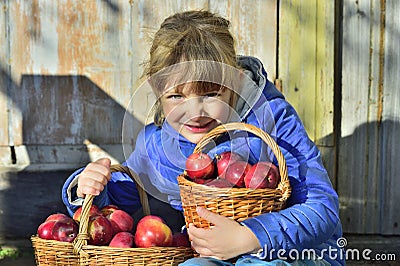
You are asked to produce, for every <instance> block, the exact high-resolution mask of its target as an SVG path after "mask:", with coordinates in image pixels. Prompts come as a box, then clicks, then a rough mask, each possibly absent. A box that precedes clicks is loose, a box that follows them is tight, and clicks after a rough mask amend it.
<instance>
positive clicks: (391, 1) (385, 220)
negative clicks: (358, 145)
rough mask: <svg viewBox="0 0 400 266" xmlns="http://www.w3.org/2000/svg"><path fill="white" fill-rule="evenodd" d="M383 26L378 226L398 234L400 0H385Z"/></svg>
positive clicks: (387, 232)
mask: <svg viewBox="0 0 400 266" xmlns="http://www.w3.org/2000/svg"><path fill="white" fill-rule="evenodd" d="M385 2H386V7H385V14H386V20H385V29H384V34H385V35H384V36H385V39H384V50H385V58H384V60H385V61H384V74H383V76H384V79H383V80H384V82H383V91H380V93H382V94H380V96H381V97H382V124H381V130H382V132H381V136H380V139H381V140H382V144H381V150H380V153H379V155H378V156H379V157H378V158H379V160H380V162H381V171H380V174H381V176H380V178H381V179H380V188H379V189H380V190H381V193H382V202H381V208H382V211H381V223H382V224H381V228H382V233H383V234H396V235H399V234H400V212H399V211H398V203H399V202H400V193H399V189H400V178H399V173H400V164H399V162H400V142H399V136H400V80H399V73H400V49H399V40H400V2H399V1H396V0H386V1H385Z"/></svg>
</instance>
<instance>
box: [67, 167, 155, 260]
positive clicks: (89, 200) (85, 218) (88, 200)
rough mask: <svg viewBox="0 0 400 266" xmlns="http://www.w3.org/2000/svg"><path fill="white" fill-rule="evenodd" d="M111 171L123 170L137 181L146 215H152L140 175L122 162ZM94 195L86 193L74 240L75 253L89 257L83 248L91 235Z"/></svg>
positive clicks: (111, 168)
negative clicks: (89, 230) (89, 231)
mask: <svg viewBox="0 0 400 266" xmlns="http://www.w3.org/2000/svg"><path fill="white" fill-rule="evenodd" d="M110 171H111V172H122V173H125V174H127V175H128V176H129V177H130V178H132V180H133V181H134V182H135V184H136V187H137V190H138V192H139V197H140V203H141V204H142V208H143V213H144V215H146V216H147V215H150V205H149V200H148V197H147V193H146V191H145V190H144V186H143V183H142V181H141V180H140V178H139V176H138V175H137V174H136V173H135V172H133V171H132V170H131V169H130V168H129V167H127V166H123V165H121V164H113V165H111V166H110ZM93 199H94V196H93V195H86V196H85V199H84V201H83V205H82V213H81V219H80V220H81V222H80V223H79V233H78V235H77V237H76V238H75V240H74V242H73V246H74V252H75V254H80V257H85V258H87V257H89V255H88V254H87V252H85V251H83V250H82V247H83V246H84V245H87V240H88V239H89V236H88V234H87V231H88V225H89V211H90V207H91V206H92V204H93Z"/></svg>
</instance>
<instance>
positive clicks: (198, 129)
mask: <svg viewBox="0 0 400 266" xmlns="http://www.w3.org/2000/svg"><path fill="white" fill-rule="evenodd" d="M213 121H214V120H211V121H210V122H208V123H206V124H204V125H200V126H197V125H190V124H185V125H184V126H185V128H186V129H188V130H189V131H191V132H193V133H203V132H208V130H209V129H210V127H211V125H212V123H213Z"/></svg>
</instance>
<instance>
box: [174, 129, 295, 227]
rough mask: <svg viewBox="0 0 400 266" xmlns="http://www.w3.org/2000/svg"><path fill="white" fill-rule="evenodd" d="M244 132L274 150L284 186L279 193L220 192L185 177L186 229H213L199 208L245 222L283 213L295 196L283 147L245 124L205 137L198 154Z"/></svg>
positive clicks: (182, 179)
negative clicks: (230, 134) (220, 139)
mask: <svg viewBox="0 0 400 266" xmlns="http://www.w3.org/2000/svg"><path fill="white" fill-rule="evenodd" d="M236 130H242V131H247V132H250V133H252V134H254V135H256V136H258V137H260V138H261V139H262V140H263V141H264V142H265V143H266V144H267V145H268V146H269V147H270V148H271V150H272V152H273V153H274V155H275V156H276V158H277V161H278V165H279V173H280V176H281V179H280V182H279V184H278V186H277V188H276V189H269V188H265V189H248V188H216V187H209V186H206V185H201V184H197V183H194V182H192V181H190V180H188V179H187V178H186V176H185V174H182V175H179V176H178V184H179V188H180V194H181V200H182V207H183V211H184V216H185V222H186V226H189V224H190V223H193V224H194V225H195V226H196V227H200V228H208V227H210V226H212V224H211V223H209V222H208V221H207V220H205V219H203V218H201V217H199V216H198V214H197V212H196V207H198V206H201V207H205V208H207V209H208V210H210V211H212V212H214V213H217V214H220V215H223V216H225V217H229V218H231V219H234V220H235V221H238V222H241V221H243V220H245V219H247V218H250V217H254V216H257V215H260V214H262V213H267V212H272V211H279V210H281V209H282V208H283V207H284V205H285V202H286V200H287V199H288V197H289V196H290V193H291V188H290V183H289V179H288V174H287V166H286V161H285V158H284V157H283V155H282V153H281V151H280V149H279V146H278V145H277V144H276V142H275V141H274V140H273V139H272V138H271V137H270V136H269V135H268V134H267V133H266V132H264V131H263V130H261V129H259V128H257V127H255V126H253V125H250V124H245V123H228V124H224V125H221V126H218V127H216V128H215V129H213V130H212V131H210V132H209V133H208V134H207V135H205V136H204V137H203V138H202V139H201V140H200V141H199V142H198V143H197V146H196V148H195V149H194V152H200V151H202V149H203V148H204V147H205V146H206V145H207V144H208V143H209V142H210V141H211V140H212V139H214V138H216V137H218V136H220V135H222V134H224V133H226V132H228V131H236Z"/></svg>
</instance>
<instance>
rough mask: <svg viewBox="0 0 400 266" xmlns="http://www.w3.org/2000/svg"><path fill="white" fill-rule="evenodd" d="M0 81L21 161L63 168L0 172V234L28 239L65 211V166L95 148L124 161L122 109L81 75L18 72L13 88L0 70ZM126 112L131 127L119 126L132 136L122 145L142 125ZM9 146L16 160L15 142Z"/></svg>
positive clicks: (77, 162) (79, 162)
mask: <svg viewBox="0 0 400 266" xmlns="http://www.w3.org/2000/svg"><path fill="white" fill-rule="evenodd" d="M0 82H1V83H2V84H5V86H0V87H1V91H0V93H3V94H5V95H7V97H8V99H7V101H11V102H9V103H8V104H12V105H13V106H14V110H15V113H16V114H17V116H12V117H11V118H12V120H11V121H12V123H18V125H15V124H13V125H12V127H10V128H14V129H16V128H17V129H18V128H19V132H12V134H14V137H15V136H16V134H19V135H21V134H22V136H18V137H21V138H22V144H23V145H22V146H20V147H23V149H24V152H25V155H24V156H25V157H26V158H23V159H26V160H27V161H28V162H30V163H32V164H42V165H45V164H47V165H54V166H56V168H57V165H64V166H65V167H64V168H65V169H67V170H57V171H30V169H29V167H28V168H25V169H24V170H23V171H20V172H0V191H1V193H0V237H29V236H30V235H31V234H34V233H36V229H37V226H38V225H39V224H40V223H41V222H42V221H43V220H44V219H45V217H47V216H48V215H49V214H51V213H55V212H63V213H66V210H65V207H64V205H63V203H62V201H61V187H62V184H63V183H64V181H65V179H66V178H67V177H68V176H69V175H70V174H71V173H72V170H68V169H75V168H77V167H81V166H84V165H86V164H87V163H88V162H90V161H91V159H92V158H91V156H92V154H95V155H96V154H100V152H105V153H106V154H109V155H110V156H111V157H112V158H115V159H116V160H117V161H119V162H123V161H125V156H124V151H123V146H122V143H121V142H122V136H121V134H122V123H123V121H124V116H125V108H124V107H123V106H121V105H120V104H119V103H118V102H116V101H115V100H114V99H112V98H111V97H110V96H109V95H108V94H107V93H105V92H104V91H103V90H102V89H101V88H99V87H98V86H97V85H96V84H95V83H93V82H92V81H91V80H90V79H89V78H87V77H85V76H80V75H67V76H50V75H23V76H22V77H21V84H20V86H19V85H17V84H16V83H15V82H13V81H12V79H11V78H10V77H9V76H8V75H7V73H6V72H5V71H3V70H2V71H1V80H0ZM7 87H8V88H10V89H8V90H7ZM126 97H127V98H128V97H129V98H130V95H127V96H126ZM15 113H12V115H14V114H15ZM127 116H128V117H125V121H128V122H129V124H130V125H132V128H128V129H127V130H126V131H125V129H124V131H125V132H124V134H129V136H132V138H131V139H129V141H131V143H128V145H127V146H131V148H132V147H133V145H134V141H135V136H136V132H138V131H139V130H140V129H141V128H142V127H143V124H142V123H141V122H139V121H138V120H137V119H135V118H134V117H133V116H132V115H130V114H129V113H128V114H127ZM20 127H22V129H21V128H20ZM124 140H125V141H126V140H127V138H126V137H125V138H124ZM87 142H90V143H93V144H90V143H89V144H88V143H87ZM14 148H15V149H16V151H17V153H16V155H14V159H15V160H16V161H15V163H17V164H18V163H19V162H18V160H19V159H20V158H19V157H18V155H19V153H18V145H17V146H15V147H14ZM96 149H98V150H99V151H97V150H96ZM10 150H12V149H10ZM128 153H129V151H128ZM47 169H51V167H49V168H47Z"/></svg>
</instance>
